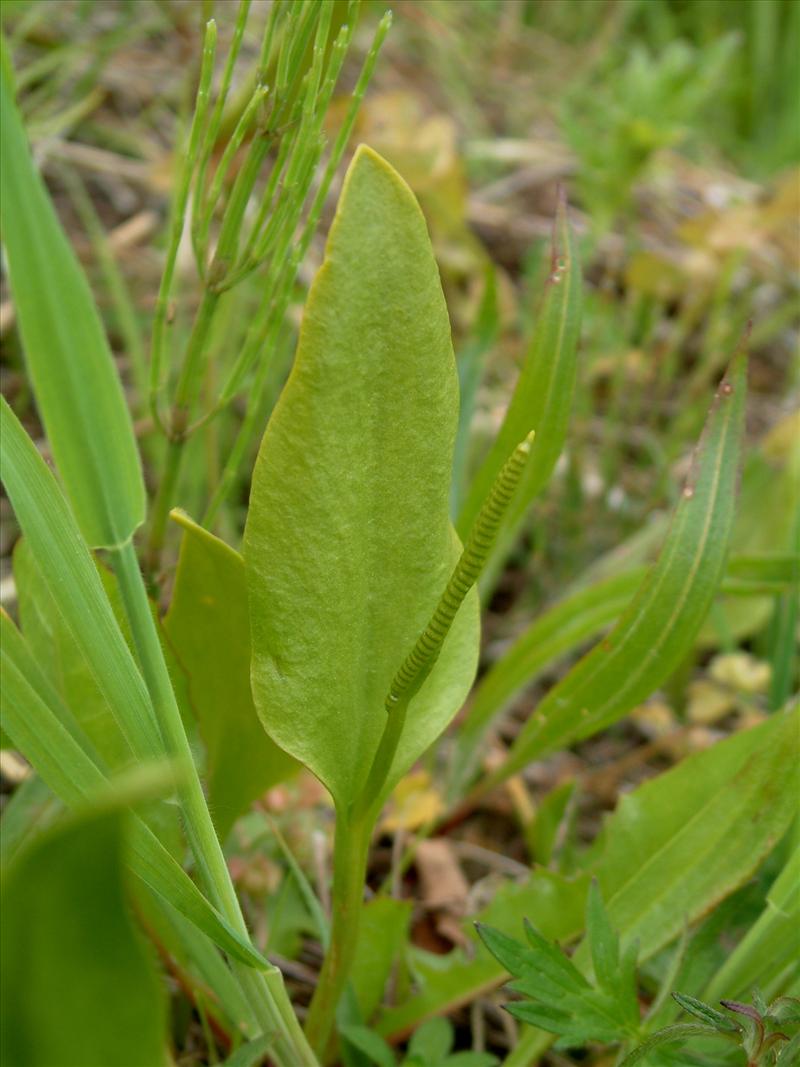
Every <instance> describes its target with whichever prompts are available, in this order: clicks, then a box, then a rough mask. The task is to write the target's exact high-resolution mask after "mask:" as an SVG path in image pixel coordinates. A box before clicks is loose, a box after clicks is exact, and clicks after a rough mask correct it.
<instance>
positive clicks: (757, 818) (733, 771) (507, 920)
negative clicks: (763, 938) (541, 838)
mask: <svg viewBox="0 0 800 1067" xmlns="http://www.w3.org/2000/svg"><path fill="white" fill-rule="evenodd" d="M799 719H800V712H798V711H795V712H794V713H792V714H787V713H781V714H777V715H774V716H772V717H771V718H770V719H768V720H767V721H766V722H765V723H763V724H762V725H760V726H757V727H755V728H754V729H752V730H747V731H743V732H741V733H738V734H735V735H734V736H733V737H731V738H729V739H726V740H725V741H721V742H719V743H718V744H716V745H714V747H713V748H710V749H708V750H706V751H705V752H700V753H697V754H696V755H693V756H690V757H689V758H688V759H686V760H684V761H683V762H682V763H681V764H679V765H678V766H677V767H675V768H673V769H672V770H669V771H667V772H666V773H664V774H662V775H659V777H657V778H655V779H653V780H652V781H650V782H647V783H645V785H643V786H640V787H639V788H638V789H636V790H635V791H634V792H633V793H630V794H629V795H627V796H625V797H623V798H622V800H621V801H620V804H619V806H618V808H617V810H616V811H615V812H614V814H613V815H611V816H610V818H609V819H608V822H607V823H606V826H605V827H604V830H603V833H602V835H601V837H600V839H599V840H598V842H597V843H596V845H595V848H594V849H593V854H594V859H593V862H592V864H591V867H592V871H593V873H594V874H596V876H597V878H598V881H599V883H600V888H601V890H602V893H603V899H604V901H605V902H606V907H607V910H608V914H609V917H610V919H611V922H612V923H613V925H614V927H615V928H616V930H617V931H618V933H619V935H620V940H621V944H622V946H623V950H625V949H626V948H628V947H629V946H630V945H631V944H632V943H633V942H634V941H636V940H638V941H639V959H640V961H644V960H647V959H648V958H649V957H650V956H652V955H653V954H654V953H655V952H657V951H658V950H659V949H660V948H662V947H663V946H664V945H666V944H668V943H669V942H670V941H671V940H672V939H673V938H674V937H675V936H677V934H679V933H680V931H681V930H682V929H683V928H684V926H685V925H686V923H691V922H693V921H694V920H696V919H697V918H699V917H700V916H702V915H704V914H705V913H706V912H707V911H709V910H710V909H711V908H712V907H714V906H715V905H716V904H717V903H719V901H720V900H722V899H723V898H724V897H726V896H727V895H728V894H730V893H731V892H733V891H734V890H735V889H736V888H738V887H739V886H740V885H742V884H743V883H744V882H745V881H746V880H747V879H748V878H749V877H750V876H751V874H752V872H753V871H754V870H755V869H756V868H757V867H758V865H759V863H760V862H761V861H762V859H763V858H764V856H765V855H766V853H767V852H768V851H769V850H770V849H771V848H772V847H773V846H774V845H775V843H776V842H777V841H778V840H780V838H781V836H782V835H783V834H784V833H785V831H786V829H787V827H788V825H789V823H790V821H791V819H792V817H793V815H794V814H795V812H796V799H795V798H796V796H797V791H798V788H800V782H798V778H800V761H798V759H797V754H798V727H799V726H800V722H798V720H799ZM587 882H588V874H585V875H583V876H582V877H581V878H577V879H573V880H567V879H563V878H559V877H558V876H556V875H553V874H552V873H551V872H547V871H543V870H541V869H537V870H536V871H534V873H533V874H532V875H531V878H530V879H529V881H528V882H527V883H524V884H522V885H515V886H507V887H503V889H502V890H501V891H500V892H499V893H498V894H497V897H496V898H495V900H494V901H493V902H492V904H491V905H489V907H488V908H486V909H485V910H484V912H483V913H482V914H481V915H479V916H478V918H479V919H480V921H481V922H484V923H486V924H488V925H491V926H495V927H497V928H498V929H500V930H502V931H503V932H504V933H507V934H509V935H511V936H514V935H515V934H516V933H517V931H518V930H519V926H520V923H521V922H522V919H523V918H524V917H526V916H527V917H528V918H529V919H530V920H531V921H532V922H535V923H536V925H537V927H538V928H539V929H540V930H541V932H542V933H543V934H544V935H545V936H546V937H549V938H554V939H557V940H559V941H564V940H568V939H570V938H572V937H574V936H576V935H577V934H579V933H580V932H581V931H582V928H583V916H582V909H583V903H584V901H585V899H586V891H587V888H588V885H587ZM508 894H513V896H511V897H510V896H509V895H508ZM579 953H580V955H579V956H578V959H577V961H576V962H580V963H581V964H582V965H586V964H588V961H589V953H588V950H587V947H586V946H582V947H581V949H579ZM451 956H452V959H450V958H449V957H448V958H447V959H446V960H445V961H442V959H441V958H440V957H439V958H437V959H436V960H435V961H433V962H432V963H431V965H430V966H425V967H420V966H419V965H418V966H417V967H416V968H415V970H416V973H417V974H418V975H420V977H421V980H422V989H421V991H420V993H418V994H417V995H416V996H415V997H413V998H411V999H410V1000H408V1001H407V1002H406V1003H405V1004H404V1005H403V1006H402V1007H401V1008H394V1009H391V1010H389V1011H387V1012H385V1013H384V1014H383V1015H382V1016H381V1018H380V1020H379V1023H378V1029H379V1030H380V1032H381V1033H382V1034H384V1035H387V1034H392V1035H394V1034H398V1033H403V1032H405V1031H407V1030H408V1029H410V1028H412V1027H413V1026H415V1025H416V1024H417V1023H418V1022H419V1020H420V1019H422V1018H426V1017H427V1016H429V1015H431V1014H434V1013H436V1012H442V1011H447V1010H449V1009H450V1008H451V1007H453V1006H455V1005H459V1004H464V1003H469V1002H470V1001H471V1000H473V999H474V997H475V996H476V995H477V994H478V993H479V992H482V991H485V990H488V989H492V988H493V987H495V986H496V985H499V984H500V983H501V982H502V981H504V980H505V972H504V971H503V970H502V968H501V967H500V966H499V965H498V964H497V963H496V962H493V961H492V959H491V958H487V955H486V954H485V953H484V952H482V951H481V952H478V953H477V954H476V956H475V958H474V959H467V958H466V957H465V956H464V954H463V953H461V952H460V950H459V951H457V952H455V953H452V954H451Z"/></svg>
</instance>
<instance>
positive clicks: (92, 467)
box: [0, 77, 145, 548]
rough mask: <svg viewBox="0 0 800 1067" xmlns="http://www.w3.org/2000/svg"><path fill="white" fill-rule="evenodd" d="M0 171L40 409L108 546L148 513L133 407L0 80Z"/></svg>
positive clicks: (79, 506) (9, 248) (81, 504)
mask: <svg viewBox="0 0 800 1067" xmlns="http://www.w3.org/2000/svg"><path fill="white" fill-rule="evenodd" d="M0 175H1V176H2V183H1V188H0V207H1V209H2V215H1V221H2V230H3V241H4V244H5V250H6V255H7V257H8V266H9V273H10V276H11V288H12V292H13V296H14V304H15V307H16V311H17V318H18V322H19V327H20V332H21V334H22V341H23V347H24V349H25V358H26V361H27V364H28V368H29V371H30V376H31V381H32V383H33V389H34V393H35V395H36V402H37V406H38V408H39V414H40V415H41V417H42V421H43V422H44V425H45V429H46V431H47V436H48V439H49V441H50V445H51V447H52V450H53V456H54V457H55V461H56V465H57V467H58V470H59V473H60V474H61V477H62V479H63V482H64V486H65V487H66V491H67V495H68V497H69V499H70V502H71V504H72V507H73V511H74V513H75V517H76V519H77V520H78V525H79V526H80V529H81V532H82V533H83V536H84V537H85V539H86V541H87V542H88V544H89V545H90V546H91V547H93V548H99V547H106V548H109V547H113V546H115V545H119V544H122V543H124V542H125V541H127V540H128V539H129V538H130V537H131V535H132V534H133V531H134V530H135V529H136V527H137V526H139V525H141V523H142V522H143V521H144V515H145V491H144V482H143V479H142V470H141V463H140V460H139V453H138V451H137V449H136V441H135V439H134V435H133V427H132V424H131V419H130V414H129V412H128V408H127V406H126V403H125V397H124V395H123V392H122V386H121V384H120V381H119V377H118V375H117V371H116V368H115V366H114V362H113V359H112V357H111V351H110V349H109V347H108V341H107V340H106V336H105V334H104V332H103V326H102V323H101V321H100V317H99V315H98V312H97V308H96V306H95V304H94V301H93V299H92V294H91V292H90V290H89V286H88V284H87V281H86V278H85V276H84V274H83V271H82V270H81V267H80V265H79V263H78V261H77V259H76V257H75V253H74V252H73V251H72V248H71V247H70V244H69V242H68V240H67V237H66V235H65V233H64V231H63V229H62V228H61V225H60V223H59V221H58V218H57V217H56V214H55V211H54V209H53V205H52V203H51V201H50V197H49V196H48V194H47V191H46V189H45V187H44V183H43V182H42V179H41V177H40V176H39V173H38V171H37V170H36V168H35V166H34V165H33V161H32V159H31V155H30V152H29V150H28V144H27V141H26V139H25V131H24V129H23V126H22V120H21V119H20V115H19V112H18V110H17V108H16V106H15V104H14V100H13V95H12V91H11V89H10V87H9V84H8V82H7V80H6V78H4V77H3V78H0Z"/></svg>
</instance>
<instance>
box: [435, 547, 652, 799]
mask: <svg viewBox="0 0 800 1067" xmlns="http://www.w3.org/2000/svg"><path fill="white" fill-rule="evenodd" d="M645 574H646V570H645V568H643V567H639V568H636V569H633V570H631V571H627V572H624V573H622V574H619V575H615V576H614V577H612V578H608V579H606V580H605V581H600V582H597V583H596V584H595V585H592V586H590V587H589V588H588V589H581V590H579V591H578V592H576V593H573V594H572V595H571V596H567V597H565V598H564V599H563V600H561V601H559V602H558V603H556V604H554V605H553V606H552V607H551V608H550V609H549V610H548V611H546V612H544V613H543V614H542V615H541V617H540V618H538V619H537V620H536V621H535V622H534V623H533V624H532V625H531V626H530V627H528V629H527V630H525V632H524V633H523V634H522V635H521V636H520V637H519V638H518V639H517V641H515V642H514V644H513V645H512V646H511V648H510V649H509V650H508V652H506V654H505V655H504V656H503V657H502V658H501V659H499V660H498V661H497V663H495V664H494V665H493V666H492V667H491V668H490V669H489V670H488V671H487V672H486V674H485V675H484V676H483V677H482V678H481V680H480V682H479V683H478V685H477V687H476V689H475V691H474V693H473V696H472V700H471V701H470V704H469V708H468V710H467V713H466V715H465V717H464V719H463V721H462V723H461V725H460V727H459V731H458V735H457V737H456V740H455V745H456V748H455V752H454V755H453V760H452V782H451V787H450V788H451V792H452V793H453V795H457V794H458V793H459V792H460V790H461V787H462V786H463V784H464V783H466V782H467V781H468V780H469V777H470V775H471V774H472V772H473V771H474V769H475V767H476V764H477V761H478V756H479V753H480V750H481V746H482V743H483V741H484V738H485V736H486V731H487V730H488V729H489V727H490V726H491V725H492V723H493V722H494V720H495V718H496V717H497V716H498V715H499V714H500V713H501V712H502V711H503V709H504V708H505V707H506V706H507V705H508V703H509V702H510V701H511V700H512V699H513V697H514V696H516V694H517V693H518V692H519V691H520V690H521V689H522V688H523V687H524V686H526V685H530V684H531V682H533V681H534V680H535V679H536V678H537V677H538V675H539V674H540V673H541V672H542V671H543V670H545V669H546V668H548V667H550V666H552V664H553V663H555V662H557V661H558V659H559V658H560V657H561V656H564V655H566V654H567V653H568V652H570V651H571V650H572V649H575V648H577V647H579V646H580V645H581V643H582V642H584V641H586V640H587V639H588V638H590V637H595V636H596V635H597V634H599V633H601V632H602V631H603V630H604V629H605V628H606V627H607V626H610V625H611V624H612V623H613V622H614V621H615V620H616V619H617V618H618V617H619V615H620V614H621V612H622V611H623V610H624V608H625V606H626V604H628V603H629V601H630V599H631V597H632V596H633V594H634V593H635V592H636V589H637V587H638V586H639V584H640V583H641V581H642V579H643V577H644V576H645Z"/></svg>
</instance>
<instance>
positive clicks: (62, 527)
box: [0, 400, 164, 759]
mask: <svg viewBox="0 0 800 1067" xmlns="http://www.w3.org/2000/svg"><path fill="white" fill-rule="evenodd" d="M0 430H1V432H0V461H1V462H2V476H3V481H4V482H5V485H6V490H7V492H8V495H9V497H10V499H11V504H12V507H13V508H14V512H15V514H16V516H17V520H18V522H19V524H20V526H21V527H22V531H23V533H24V535H25V537H26V539H27V542H28V544H29V545H30V550H31V553H32V555H33V558H34V559H35V561H36V563H37V566H38V567H39V570H40V572H41V574H42V577H43V578H44V581H45V583H46V585H47V587H48V589H49V591H50V594H51V596H52V597H53V600H54V602H55V603H56V605H57V607H58V610H59V612H60V613H61V615H62V617H63V619H64V622H65V624H66V625H67V627H68V629H69V630H70V632H71V634H72V636H73V638H74V639H75V642H76V643H77V644H78V646H79V648H80V650H81V652H82V654H83V656H84V658H85V659H86V661H87V663H89V665H90V666H91V668H92V671H93V673H94V677H95V680H96V682H97V684H98V686H99V687H100V689H101V691H102V692H103V694H104V695H105V697H106V699H107V701H108V707H109V709H110V711H111V713H112V714H113V715H114V718H115V719H116V720H117V723H118V725H119V727H120V730H121V731H122V733H123V734H124V735H125V737H126V739H127V741H128V743H129V744H130V746H131V748H132V750H133V752H134V753H135V754H136V755H137V756H138V757H139V758H140V759H148V758H158V757H160V756H163V754H164V748H163V745H162V742H161V737H160V734H159V732H158V728H157V726H156V722H155V718H154V716H153V711H152V706H151V704H150V701H149V699H148V696H147V691H146V689H145V686H144V682H143V681H142V678H141V675H140V674H139V671H138V670H137V667H136V664H135V663H134V661H133V657H132V656H131V653H130V650H129V649H128V646H127V645H126V643H125V639H124V637H123V636H122V633H121V632H120V629H119V626H118V625H117V621H116V619H115V618H114V614H113V612H112V610H111V605H110V604H109V602H108V598H107V597H106V594H105V592H104V590H103V586H102V583H101V581H100V576H99V575H98V573H97V570H96V568H95V565H94V563H93V562H92V557H91V555H90V554H89V550H88V549H87V547H86V544H85V542H84V540H83V538H82V537H81V533H80V530H79V529H78V525H77V523H76V521H75V519H74V517H73V515H72V513H71V511H70V509H69V506H68V505H67V502H66V500H65V499H64V496H63V494H62V492H61V489H60V488H59V486H58V483H57V482H56V480H55V478H54V476H53V474H52V473H51V471H50V470H48V468H47V465H46V464H45V462H44V460H43V459H42V457H41V456H40V455H39V453H38V452H37V451H36V447H35V446H34V444H33V442H32V441H31V439H30V438H29V437H28V435H27V434H26V433H25V431H24V430H23V428H22V426H21V425H20V423H19V421H18V419H17V417H16V416H15V415H14V413H13V412H12V410H11V408H10V407H9V406H8V404H7V403H6V401H5V400H3V401H2V407H0Z"/></svg>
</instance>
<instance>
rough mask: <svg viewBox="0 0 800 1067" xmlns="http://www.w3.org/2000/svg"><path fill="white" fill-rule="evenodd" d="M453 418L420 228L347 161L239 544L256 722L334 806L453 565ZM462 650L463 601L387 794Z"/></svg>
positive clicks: (465, 647)
mask: <svg viewBox="0 0 800 1067" xmlns="http://www.w3.org/2000/svg"><path fill="white" fill-rule="evenodd" d="M457 407H458V399H457V383H456V374H455V366H454V360H453V352H452V347H451V344H450V330H449V322H448V316H447V309H446V307H445V303H444V298H443V295H442V291H441V286H440V283H439V277H438V272H437V269H436V263H435V261H434V258H433V253H432V251H431V247H430V241H429V238H428V234H427V231H426V228H425V220H424V219H423V217H422V215H421V213H420V210H419V207H418V205H417V203H416V201H415V200H414V197H413V195H412V194H411V192H410V190H409V189H408V187H407V186H406V185H405V183H404V182H403V181H402V180H401V179H400V178H399V176H398V175H397V174H396V173H395V172H394V171H393V170H392V169H391V168H390V167H389V166H388V164H386V163H385V162H384V161H383V160H382V159H381V158H380V157H379V156H377V155H376V154H375V153H374V152H372V151H370V150H369V149H367V148H365V147H363V146H362V147H361V148H360V149H359V150H358V151H357V153H356V155H355V158H354V160H353V163H352V164H351V166H350V169H349V171H348V174H347V177H346V179H345V184H344V188H343V191H342V196H341V199H340V203H339V208H338V210H337V214H336V218H335V220H334V223H333V225H332V227H331V232H330V236H329V239H328V245H327V249H326V257H325V262H324V263H323V266H322V268H321V269H320V271H319V274H318V275H317V277H316V279H315V281H314V284H313V286H312V288H311V292H310V294H309V297H308V302H307V304H306V309H305V314H304V319H303V325H302V329H301V333H300V342H299V345H298V351H297V357H296V360H295V364H294V368H293V370H292V373H291V375H290V377H289V381H288V383H287V385H286V387H285V389H284V391H283V394H282V395H281V398H280V400H279V401H278V404H277V405H276V407H275V410H274V412H273V414H272V418H271V419H270V422H269V425H268V427H267V430H266V433H265V435H264V439H263V441H262V444H261V449H260V452H259V456H258V460H257V463H256V467H255V472H254V475H253V483H252V490H251V496H250V509H249V512H248V517H247V526H246V529H245V538H244V559H245V565H246V569H247V581H248V590H249V599H250V621H251V633H252V641H253V662H252V671H251V680H252V686H253V697H254V700H255V704H256V708H257V710H258V713H259V716H260V717H261V720H262V722H263V723H264V727H265V729H266V730H267V732H268V733H269V734H270V735H271V736H272V738H273V739H274V740H275V741H276V742H277V743H278V744H279V745H280V746H281V748H283V749H285V750H286V751H287V752H290V753H291V754H292V755H293V756H295V757H296V758H297V759H299V760H300V761H301V762H303V763H304V764H305V765H306V766H308V767H309V768H310V769H311V770H312V771H313V772H314V774H316V775H317V777H318V778H320V780H321V781H322V782H323V783H324V784H325V785H326V786H327V787H328V789H329V790H330V791H331V793H332V794H333V796H334V798H335V800H336V802H337V804H340V805H345V806H346V805H349V804H350V803H352V802H353V801H354V800H355V799H356V797H357V796H358V795H359V793H360V792H361V790H362V789H363V787H364V784H365V781H366V778H367V775H368V772H369V769H370V766H371V764H372V761H373V758H374V756H375V752H376V750H377V747H378V743H379V740H380V737H381V734H382V732H383V729H384V725H385V721H386V712H385V710H384V701H385V699H386V696H387V693H388V691H389V686H390V684H391V682H392V679H393V677H394V675H395V672H396V671H397V670H398V668H399V666H400V664H401V663H402V661H403V659H404V657H405V656H406V654H407V653H408V651H409V649H410V648H411V647H412V646H413V645H414V642H415V640H416V638H417V637H418V635H419V634H420V632H421V630H422V629H423V627H424V626H425V625H426V623H427V622H428V620H429V618H430V616H431V614H432V612H433V609H434V607H435V606H436V604H437V601H438V599H439V596H440V595H441V593H442V591H443V589H444V587H445V585H446V584H447V581H448V579H449V577H450V572H451V569H452V566H453V564H454V563H455V561H456V559H457V557H458V546H457V544H456V542H455V539H454V537H453V535H452V532H451V529H450V525H449V521H448V494H449V488H450V464H451V459H452V451H453V442H454V437H455V431H456V420H457ZM515 444H516V442H515ZM477 641H478V621H477V598H476V596H475V594H474V591H473V593H472V594H471V595H470V597H469V599H468V603H466V604H465V605H464V606H463V608H462V610H461V611H460V612H459V614H458V616H457V618H456V622H455V624H454V626H453V628H452V630H451V632H450V634H449V636H448V638H447V640H446V642H445V645H444V649H443V651H442V654H441V657H440V659H439V661H438V663H437V665H436V667H435V669H434V670H433V672H432V673H431V675H430V677H429V678H428V679H427V681H426V682H425V684H424V685H423V687H422V688H421V690H420V691H419V693H418V694H417V696H416V697H415V698H414V699H413V700H412V702H411V704H410V707H409V711H408V716H407V719H406V723H405V728H404V730H403V733H402V735H401V738H400V743H399V746H398V749H397V751H396V754H395V758H394V763H393V765H392V768H391V771H390V773H389V776H388V780H387V787H390V786H391V785H392V784H393V783H394V782H396V781H397V779H398V778H399V777H400V776H401V775H402V773H403V772H404V771H405V770H406V769H407V768H408V767H409V766H410V765H411V763H412V762H413V761H414V760H415V759H416V758H417V757H418V756H419V755H421V753H422V752H423V751H424V750H425V749H426V748H427V747H428V746H429V745H430V744H431V742H432V741H433V740H434V739H435V738H436V737H437V736H438V735H439V734H440V733H441V731H442V730H443V729H444V727H445V726H446V725H447V723H448V722H449V721H450V719H451V718H452V716H453V715H454V714H455V712H456V711H457V709H458V707H459V706H460V704H461V703H462V701H463V699H464V698H465V696H466V693H467V691H468V688H469V685H470V683H471V681H472V677H473V674H474V670H475V665H476V656H477Z"/></svg>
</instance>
